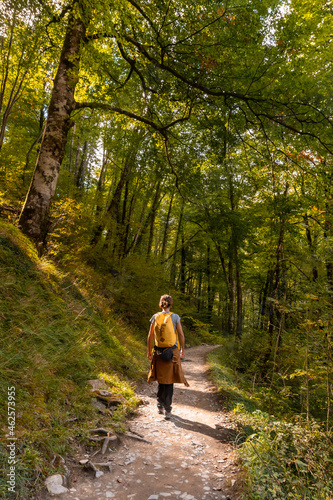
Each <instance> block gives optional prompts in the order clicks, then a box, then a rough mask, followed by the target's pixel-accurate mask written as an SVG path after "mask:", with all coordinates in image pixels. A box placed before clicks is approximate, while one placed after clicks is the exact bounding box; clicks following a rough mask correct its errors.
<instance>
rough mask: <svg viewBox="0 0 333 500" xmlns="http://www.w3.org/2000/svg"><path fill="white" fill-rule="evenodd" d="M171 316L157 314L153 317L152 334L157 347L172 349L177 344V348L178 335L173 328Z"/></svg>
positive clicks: (168, 314) (169, 314)
mask: <svg viewBox="0 0 333 500" xmlns="http://www.w3.org/2000/svg"><path fill="white" fill-rule="evenodd" d="M171 315H172V313H167V314H164V313H158V314H156V316H155V323H154V327H155V328H154V334H155V345H156V346H157V347H173V346H174V345H175V343H176V342H177V344H178V348H179V341H178V335H176V332H175V329H174V327H173V323H172V319H171Z"/></svg>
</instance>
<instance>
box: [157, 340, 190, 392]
mask: <svg viewBox="0 0 333 500" xmlns="http://www.w3.org/2000/svg"><path fill="white" fill-rule="evenodd" d="M155 380H157V382H158V383H159V384H185V385H186V386H187V387H188V386H189V384H188V382H187V380H186V378H185V376H184V373H183V369H182V365H181V361H180V352H179V350H178V349H177V348H176V349H174V350H173V358H172V360H171V361H164V360H163V359H160V357H159V356H158V355H157V354H156V353H154V356H153V359H152V362H151V367H150V371H149V374H148V382H149V383H150V382H154V381H155Z"/></svg>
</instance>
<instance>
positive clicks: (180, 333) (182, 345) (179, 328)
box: [177, 321, 185, 358]
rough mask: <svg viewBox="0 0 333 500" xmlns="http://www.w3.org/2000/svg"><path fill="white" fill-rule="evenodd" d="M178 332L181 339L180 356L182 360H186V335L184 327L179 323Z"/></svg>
mask: <svg viewBox="0 0 333 500" xmlns="http://www.w3.org/2000/svg"><path fill="white" fill-rule="evenodd" d="M177 332H178V337H179V343H180V356H181V357H182V358H185V335H184V332H183V328H182V325H181V324H180V321H179V323H177Z"/></svg>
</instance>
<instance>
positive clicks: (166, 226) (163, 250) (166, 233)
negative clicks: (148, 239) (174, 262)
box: [161, 193, 174, 257]
mask: <svg viewBox="0 0 333 500" xmlns="http://www.w3.org/2000/svg"><path fill="white" fill-rule="evenodd" d="M173 196H174V193H172V195H171V198H170V203H169V209H168V214H167V218H166V221H165V226H164V234H163V243H162V251H161V256H162V257H164V254H165V248H166V244H167V238H168V229H169V223H170V217H171V210H172V202H173Z"/></svg>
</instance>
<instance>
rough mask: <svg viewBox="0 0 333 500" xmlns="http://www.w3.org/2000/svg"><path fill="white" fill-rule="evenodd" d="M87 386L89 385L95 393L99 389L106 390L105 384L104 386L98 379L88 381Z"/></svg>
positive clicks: (102, 381) (103, 382)
mask: <svg viewBox="0 0 333 500" xmlns="http://www.w3.org/2000/svg"><path fill="white" fill-rule="evenodd" d="M88 384H90V385H91V387H92V389H91V390H92V391H97V390H98V389H101V388H102V387H103V388H104V389H106V388H107V387H106V384H105V381H104V380H102V379H100V378H98V379H94V380H88Z"/></svg>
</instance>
